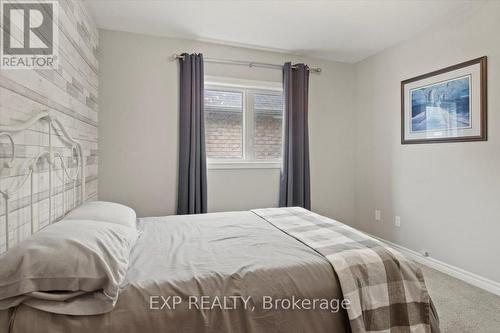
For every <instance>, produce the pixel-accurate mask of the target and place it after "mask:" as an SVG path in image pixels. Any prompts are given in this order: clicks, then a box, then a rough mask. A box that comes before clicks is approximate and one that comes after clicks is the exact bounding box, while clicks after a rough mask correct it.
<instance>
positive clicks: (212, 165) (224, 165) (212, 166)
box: [207, 161, 281, 170]
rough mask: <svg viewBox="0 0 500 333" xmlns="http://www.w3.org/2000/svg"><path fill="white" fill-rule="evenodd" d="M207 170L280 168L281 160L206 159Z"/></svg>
mask: <svg viewBox="0 0 500 333" xmlns="http://www.w3.org/2000/svg"><path fill="white" fill-rule="evenodd" d="M207 168H208V170H224V169H280V168H281V161H267V162H260V161H259V162H257V161H256V162H253V161H252V162H248V161H244V162H240V161H237V162H234V161H217V162H215V161H208V162H207Z"/></svg>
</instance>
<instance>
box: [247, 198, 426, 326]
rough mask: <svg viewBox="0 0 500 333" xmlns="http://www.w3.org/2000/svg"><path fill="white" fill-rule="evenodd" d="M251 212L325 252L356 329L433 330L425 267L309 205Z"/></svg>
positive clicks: (320, 251) (323, 253) (313, 247)
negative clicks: (423, 271)
mask: <svg viewBox="0 0 500 333" xmlns="http://www.w3.org/2000/svg"><path fill="white" fill-rule="evenodd" d="M253 212H254V213H255V214H257V215H259V216H260V217H262V218H263V219H264V220H266V221H268V222H269V223H271V224H272V225H274V226H275V227H277V228H278V229H280V230H282V231H283V232H285V233H287V234H289V235H290V236H292V237H294V238H296V239H297V240H299V241H301V242H302V243H304V244H306V245H307V246H309V247H311V248H312V249H314V250H316V251H317V252H319V253H320V254H322V255H323V256H324V257H325V258H326V259H328V261H329V262H330V263H331V265H332V266H333V269H334V270H335V272H336V273H337V276H338V279H339V282H340V287H341V289H342V293H343V294H344V298H345V299H348V300H349V301H350V307H349V309H347V314H348V316H349V321H350V325H351V330H352V332H353V333H365V332H377V333H382V332H384V333H385V332H387V333H390V332H391V333H394V332H405V333H406V332H408V333H413V332H430V331H431V328H430V298H429V295H428V293H427V289H426V287H425V282H424V278H423V275H422V272H421V270H420V269H419V268H418V267H416V265H415V264H414V263H413V262H411V261H410V260H408V259H406V258H405V257H404V256H403V255H402V254H400V253H399V252H397V251H396V250H394V249H392V248H390V247H389V246H387V245H385V244H383V243H382V242H380V241H378V240H376V239H373V238H372V237H369V236H367V235H365V234H363V233H362V232H360V231H357V230H356V229H353V228H351V227H349V226H346V225H345V224H342V223H340V222H337V221H335V220H332V219H329V218H327V217H324V216H321V215H318V214H315V213H312V212H310V211H308V210H306V209H303V208H299V207H293V208H268V209H256V210H253Z"/></svg>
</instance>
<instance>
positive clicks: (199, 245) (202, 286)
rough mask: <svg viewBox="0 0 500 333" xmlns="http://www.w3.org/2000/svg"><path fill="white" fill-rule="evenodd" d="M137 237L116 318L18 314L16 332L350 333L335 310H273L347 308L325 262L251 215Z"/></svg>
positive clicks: (164, 220)
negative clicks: (298, 303) (312, 304)
mask: <svg viewBox="0 0 500 333" xmlns="http://www.w3.org/2000/svg"><path fill="white" fill-rule="evenodd" d="M140 228H141V229H142V230H143V233H142V235H141V236H140V238H139V240H138V242H137V245H136V246H135V248H134V249H133V251H132V255H131V263H130V268H129V271H128V273H127V282H126V284H125V285H124V286H123V290H122V291H121V293H120V296H119V299H118V303H117V305H116V307H115V309H114V310H113V311H112V312H109V313H106V314H103V315H95V316H68V315H58V314H52V313H48V312H43V311H39V310H36V309H33V308H30V307H28V306H25V305H21V306H19V307H18V308H17V310H16V312H15V314H14V315H13V317H12V330H11V331H12V332H13V333H32V332H51V333H67V332H72V333H79V332H92V333H97V332H107V333H108V332H111V333H112V332H117V333H118V332H120V333H126V332H130V333H137V332H140V333H149V332H162V333H163V332H287V333H288V332H337V333H341V332H349V328H348V327H349V321H348V318H347V314H346V312H345V310H343V309H340V310H339V311H338V312H335V311H334V310H335V302H333V301H332V302H330V306H329V307H328V308H323V309H318V308H316V309H315V310H312V309H304V307H302V308H301V309H297V308H295V309H288V310H286V309H285V308H286V306H287V304H288V303H286V302H280V304H278V306H277V307H276V308H271V309H268V307H269V302H270V298H269V297H271V302H273V303H274V302H276V301H279V300H282V299H285V298H286V299H289V300H293V299H292V297H295V299H302V300H303V299H309V300H314V299H327V300H337V299H338V300H341V299H342V293H341V291H340V287H339V283H338V280H337V278H336V275H335V273H334V271H333V269H332V267H331V265H330V264H329V263H328V261H327V260H326V259H325V258H323V257H322V256H321V255H320V254H318V253H316V252H315V251H314V250H312V249H310V248H309V247H307V246H306V245H304V244H302V243H300V242H298V241H297V240H295V239H293V238H292V237H290V236H288V235H286V234H285V233H283V232H282V231H280V230H278V229H276V228H275V227H274V226H272V225H271V224H269V223H268V222H266V221H265V220H263V219H261V218H260V217H258V216H257V215H256V214H254V213H252V212H227V213H214V214H205V215H195V216H171V217H151V218H144V219H141V220H140ZM169 296H170V298H169ZM179 296H180V300H179V298H178V297H179ZM199 296H209V297H205V298H204V299H203V298H201V297H199ZM224 296H231V297H232V298H229V297H226V298H224ZM162 297H163V298H162ZM174 297H175V298H174ZM239 297H241V298H239ZM248 297H251V299H249V298H248ZM217 300H219V301H217ZM244 300H245V301H247V303H245V301H244ZM224 301H225V302H226V304H223V303H222V302H224ZM266 302H267V303H266ZM174 303H176V304H175V308H174ZM196 304H198V307H199V308H196ZM318 304H319V303H318ZM302 305H303V304H302ZM273 307H274V304H273ZM222 308H223V309H222ZM0 318H1V316H0Z"/></svg>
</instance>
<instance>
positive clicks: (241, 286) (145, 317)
mask: <svg viewBox="0 0 500 333" xmlns="http://www.w3.org/2000/svg"><path fill="white" fill-rule="evenodd" d="M39 119H44V118H39ZM17 129H18V130H20V128H17ZM4 130H5V129H4ZM0 132H1V131H0ZM49 149H51V148H49ZM49 156H51V155H50V154H49ZM80 161H81V162H82V163H83V159H80ZM77 170H80V172H79V174H76V175H74V181H75V184H76V182H77V180H78V179H80V184H81V185H80V188H79V190H83V186H84V181H83V179H84V177H83V173H82V170H84V165H81V166H80V167H79V168H77ZM78 177H80V178H78ZM75 188H76V186H75ZM81 193H84V192H81ZM4 197H5V196H4ZM80 198H81V200H80V202H79V203H78V204H77V203H76V202H75V204H74V206H71V207H68V206H67V208H68V209H67V211H68V212H69V213H68V214H64V216H62V217H61V218H60V220H61V221H59V222H57V223H53V224H52V225H49V226H48V227H47V229H50V228H52V230H56V229H57V228H59V229H61V230H62V229H64V228H66V229H64V230H65V231H64V232H65V233H72V232H73V233H75V229H78V228H79V227H80V228H82V229H81V232H76V233H75V234H73V235H72V236H71V237H80V234H82V235H83V234H86V233H87V234H88V237H89V238H88V240H89V241H91V242H94V241H95V240H94V238H93V237H94V235H93V233H94V230H97V231H95V233H96V234H99V232H100V231H99V230H100V229H99V228H101V227H100V226H104V227H103V228H105V230H104V229H103V230H104V231H103V233H102V234H103V235H104V236H103V238H102V239H99V242H101V241H102V242H104V243H102V244H105V245H106V244H110V243H106V242H115V240H113V239H110V238H109V237H108V236H109V235H113V236H116V235H123V239H125V241H124V242H122V243H123V244H126V246H124V247H123V248H124V249H128V250H123V251H122V252H120V254H119V255H117V256H118V257H119V258H118V260H117V262H116V265H118V266H120V267H121V269H122V270H123V272H119V270H118V273H117V274H115V275H113V277H116V280H117V281H118V282H116V283H117V284H119V288H118V289H117V292H116V295H115V296H116V297H113V298H112V299H113V301H112V302H108V301H109V299H111V297H108V298H107V299H106V301H107V303H103V304H104V306H103V307H102V308H99V306H100V305H99V306H97V307H96V308H97V309H100V310H99V311H95V312H97V313H93V312H88V310H89V309H90V310H91V311H94V309H96V308H94V307H93V306H91V307H88V306H87V307H86V309H87V312H85V311H82V312H81V313H79V312H78V311H81V309H82V308H83V306H82V303H83V302H88V301H91V302H96V301H100V299H99V297H101V296H102V295H101V294H99V295H98V296H96V293H95V292H94V293H92V292H93V289H92V288H94V289H99V290H98V291H99V292H101V289H100V288H101V287H92V288H91V287H82V286H83V283H82V284H81V285H80V284H77V285H75V284H74V283H72V284H71V287H70V288H66V287H63V288H61V289H62V290H50V288H48V287H44V288H38V289H37V288H36V287H35V288H34V289H33V288H32V289H30V290H29V291H30V293H27V292H23V293H21V292H18V293H17V294H16V293H15V292H12V293H11V294H10V295H9V296H12V295H14V296H15V297H11V298H7V297H6V299H7V303H6V302H5V300H3V302H4V303H3V310H1V311H0V329H2V332H4V331H5V332H11V333H28V332H51V333H58V332H61V333H62V332H75V333H79V332H117V333H118V332H144V333H147V332H351V330H352V331H353V332H361V331H365V332H369V331H374V329H373V327H375V326H377V325H378V327H382V326H384V325H385V326H387V325H388V324H389V322H390V325H389V326H388V329H386V330H379V331H380V332H382V331H384V332H385V331H386V332H389V331H390V332H410V331H411V332H433V333H437V332H439V323H438V318H437V314H436V311H435V309H434V307H433V306H432V302H431V301H430V299H426V302H427V303H426V304H427V305H428V307H427V308H425V309H424V311H422V312H421V313H420V315H422V316H425V318H424V321H425V323H424V324H422V325H420V323H419V325H417V326H414V327H413V328H411V329H410V328H408V327H406V326H408V323H406V325H404V324H401V326H400V327H399V326H398V325H397V322H398V320H399V321H401V322H403V320H402V319H403V317H405V315H404V314H400V313H399V312H398V311H397V309H396V307H393V309H396V310H394V311H392V312H391V313H390V315H391V316H392V318H390V320H389V319H388V320H387V323H380V322H378V323H377V320H376V317H375V316H373V318H371V317H370V318H367V316H368V317H369V315H368V313H369V311H366V312H365V311H364V310H365V309H363V314H362V316H361V319H362V320H363V321H364V323H365V324H366V325H375V326H373V327H372V329H369V328H368V326H367V327H364V328H360V327H358V326H356V325H357V324H356V323H355V321H353V320H352V319H353V318H350V315H351V313H352V312H349V311H352V310H351V309H349V307H348V306H345V304H343V303H342V301H343V300H344V299H345V296H346V295H344V293H343V292H342V287H344V290H346V289H345V288H346V287H345V286H346V284H345V283H341V282H344V281H346V278H345V272H346V271H349V272H350V271H354V269H353V268H352V267H351V268H350V269H347V270H343V269H342V267H341V266H342V262H338V261H336V260H337V259H338V257H335V255H336V254H337V253H340V252H342V251H340V250H338V246H339V245H341V244H345V243H342V242H340V238H339V242H337V243H335V242H334V243H332V239H331V238H328V237H326V238H323V239H321V238H314V237H318V235H319V236H322V237H324V235H325V232H326V231H328V230H326V229H324V230H316V229H315V230H312V229H311V226H312V227H314V228H316V227H317V226H319V227H322V228H329V229H332V228H335V230H336V232H338V233H341V234H342V235H341V238H343V239H344V238H345V237H351V238H352V239H357V241H358V242H357V243H356V248H354V249H349V251H347V252H353V251H354V252H355V253H356V258H358V257H359V253H361V252H363V251H365V250H366V249H369V248H371V249H372V250H373V248H374V246H376V247H377V248H378V247H382V244H379V243H378V241H375V240H373V239H370V238H369V237H368V236H365V235H362V233H360V232H357V231H355V230H353V229H352V228H349V227H347V226H344V225H342V224H341V223H339V222H336V221H333V220H330V219H327V218H325V217H322V216H320V215H317V214H314V213H311V212H308V211H305V210H303V209H300V208H290V209H282V210H279V209H269V210H254V211H242V212H223V213H210V214H200V215H190V216H165V217H148V218H140V219H138V220H137V223H135V213H134V214H132V213H131V212H130V211H129V210H130V209H129V210H126V208H120V207H119V206H110V207H111V208H108V206H107V205H116V204H112V203H95V204H92V203H84V200H83V195H81V197H80ZM6 201H7V199H6ZM99 205H101V206H102V207H106V209H104V211H105V213H102V211H103V210H100V212H101V213H96V212H97V211H99V209H100V208H99V207H97V209H96V206H99ZM88 206H92V207H93V208H91V209H90V212H91V213H90V215H86V211H85V210H84V209H85V208H88ZM6 207H8V204H6ZM49 207H52V205H50V206H49ZM102 207H101V208H102ZM122 209H123V212H124V213H123V214H121V213H120V212H121V211H122ZM82 212H85V213H82ZM127 214H128V215H127ZM7 215H8V212H7ZM108 215H110V216H111V217H108ZM129 215H133V217H131V216H129ZM279 216H281V220H280V218H278V217H279ZM283 216H285V217H284V218H283ZM113 220H114V221H113ZM125 220H127V222H126V223H125V224H128V225H127V226H123V225H122V224H124V222H123V221H125ZM96 221H97V222H96ZM99 221H103V222H99ZM280 221H282V222H285V223H284V224H280ZM108 222H109V223H108ZM113 222H116V223H113ZM294 223H296V224H297V225H296V226H295V227H294V228H288V229H287V227H286V226H290V225H293V224H294ZM32 224H33V219H32ZM89 226H92V228H90V227H89ZM94 226H95V227H96V229H93V227H94ZM116 228H118V229H116ZM304 228H305V229H307V230H306V232H302V233H299V232H298V231H300V230H302V231H304V230H305V229H304ZM35 229H36V228H34V227H33V226H32V230H33V231H34V233H35V235H34V236H32V240H27V241H25V242H27V244H28V245H27V247H28V248H37V249H38V248H40V246H39V245H40V244H39V243H36V241H37V235H38V233H37V230H35ZM59 229H58V230H59ZM129 229H130V230H129ZM132 229H134V230H135V229H137V232H135V231H134V232H133V233H134V235H133V236H130V235H131V234H132V231H131V230H132ZM110 230H111V233H110ZM116 230H118V232H117V231H116ZM344 231H345V232H348V233H344ZM120 232H122V234H120ZM6 234H7V235H9V232H8V230H7V231H6ZM39 234H41V235H42V236H43V234H45V235H47V234H50V232H48V231H44V230H42V231H40V232H39ZM54 234H55V235H56V236H57V237H59V234H57V233H55V232H52V234H51V235H52V236H51V237H54ZM64 235H66V234H64ZM302 235H305V236H307V235H309V237H313V238H312V240H311V241H307V240H306V239H305V238H301V236H302ZM311 235H312V236H311ZM349 235H351V236H349ZM353 235H354V236H353ZM42 236H40V237H42ZM305 236H304V237H305ZM40 237H39V238H40ZM71 237H68V239H70V240H74V238H71ZM82 237H84V236H82ZM96 237H97V236H96ZM365 237H366V238H365ZM42 238H43V237H42ZM358 238H359V239H358ZM53 240H54V239H53V238H52V241H53ZM56 240H57V239H56ZM314 240H316V242H315V241H314ZM86 241H87V240H86ZM325 241H328V242H329V243H328V244H326V243H325V244H326V245H328V246H324V245H325V244H323V243H321V242H325ZM29 242H32V243H31V245H29V244H30V243H29ZM33 242H34V243H33ZM73 243H74V242H73ZM73 243H71V244H69V245H67V246H72V245H74V244H73ZM122 243H120V244H122ZM351 243H352V242H351ZM33 244H35V245H33ZM46 244H47V243H44V244H43V245H44V246H42V248H47V247H50V246H47V245H46ZM51 244H55V247H56V251H57V250H58V248H57V246H58V245H57V244H58V243H57V242H56V243H54V242H52V243H51ZM102 244H101V243H99V248H98V250H96V251H97V252H98V251H102V253H101V254H100V256H101V257H102V256H106V255H109V253H108V252H112V251H113V246H114V245H115V243H112V246H102ZM318 244H319V245H318ZM321 244H323V247H321V246H320V245H321ZM349 244H350V243H349ZM370 244H371V245H370ZM78 245H81V244H78ZM22 246H23V242H20V244H16V245H14V246H13V248H12V249H10V250H9V251H7V252H6V253H4V254H3V255H2V256H0V262H3V263H5V262H7V261H6V260H7V259H5V258H6V257H7V256H9V253H14V254H15V253H17V255H18V256H21V257H22V256H23V255H24V254H23V251H26V250H24V249H23V251H21V250H20V248H21V247H22ZM64 246H66V245H64ZM127 246H128V247H127ZM342 246H343V245H342ZM81 248H82V246H78V249H77V250H74V251H77V252H78V251H80V250H81ZM89 248H92V247H89ZM117 248H118V250H117V251H120V250H121V247H117ZM325 248H326V249H329V251H333V252H330V254H328V253H324V252H322V251H321V249H325ZM318 249H319V250H318ZM333 249H335V250H333ZM59 250H60V249H59ZM87 250H88V249H87V248H85V249H84V250H82V251H87ZM344 250H345V249H344ZM96 251H93V252H92V253H95V252H96ZM360 251H361V252H360ZM384 251H386V252H387V251H389V252H390V251H393V250H387V248H385V247H384ZM63 252H65V251H63ZM372 252H373V251H372ZM82 253H83V255H82V257H85V256H87V253H86V252H82ZM344 253H345V252H344ZM391 253H392V252H391ZM34 255H40V253H35V254H34ZM58 255H61V256H64V253H62V254H59V253H58ZM120 255H121V256H122V257H120ZM11 256H12V255H11ZM394 258H397V259H394V260H393V259H391V262H392V261H394V262H395V263H396V266H397V267H401V269H400V270H398V271H397V272H396V275H398V276H399V275H401V276H403V275H405V274H409V275H412V274H413V272H417V273H418V269H416V268H414V267H413V266H411V263H410V262H408V263H406V260H405V259H404V258H402V257H399V255H398V254H397V253H394ZM121 259H123V260H121ZM2 260H4V261H2ZM23 260H24V262H25V261H26V258H21V259H20V261H19V262H23ZM31 260H32V261H33V259H31ZM40 260H41V261H43V260H45V261H47V262H49V263H50V264H52V263H51V262H50V258H49V259H47V256H45V257H41V259H40ZM75 260H79V259H76V258H75ZM82 260H83V259H82ZM356 260H357V259H356ZM85 263H86V261H82V265H83V264H85ZM332 263H333V264H332ZM92 264H93V265H95V263H94V262H93V263H92ZM108 264H109V263H108V262H105V263H104V266H105V267H107V268H109V267H108V266H113V265H108ZM407 265H409V266H407ZM367 266H369V265H367ZM396 266H394V267H396ZM19 267H21V265H20V266H19ZM23 267H24V266H22V267H21V269H23ZM124 267H125V268H126V269H124ZM356 267H357V268H356V269H358V266H356ZM344 268H345V267H344ZM376 269H377V268H376V267H375V266H374V267H373V268H369V267H368V268H362V269H361V271H360V272H361V274H362V275H363V274H364V275H367V276H368V275H370V273H373V272H374V271H375V270H376ZM337 272H339V274H337ZM1 273H2V269H1V268H0V278H2V275H1ZM9 274H11V275H12V276H14V275H15V274H18V272H14V271H13V270H11V272H10V273H9ZM107 274H108V276H109V275H110V273H109V272H108V273H107ZM387 274H388V273H387ZM11 275H9V277H8V278H7V279H6V280H9V281H12V279H11V278H10V276H11ZM375 275H376V274H375ZM375 275H374V276H375ZM16 276H17V275H16ZM350 276H351V275H350ZM384 276H385V275H384ZM387 276H389V275H387ZM412 276H413V275H412ZM372 278H373V277H371V278H370V279H372ZM357 279H358V280H357V281H358V282H357V283H361V284H363V283H365V284H366V283H367V282H366V281H368V280H366V281H365V282H363V281H361V280H362V278H359V276H358V277H357ZM384 279H385V278H384ZM389 280H390V279H389V278H387V283H385V282H386V281H385V280H384V281H383V282H384V288H386V287H385V285H392V284H393V283H395V282H394V280H391V281H389ZM404 280H405V281H404V282H405V284H404V287H405V288H410V289H411V286H410V285H409V284H408V281H409V280H408V279H404ZM417 282H418V283H417V284H418V286H419V288H420V287H422V284H423V280H422V281H417ZM1 283H2V281H1V280H0V284H1ZM107 283H109V281H107ZM5 285H7V284H5ZM378 285H379V284H377V286H378ZM402 285H403V284H402ZM31 287H32V286H30V288H31ZM362 287H363V288H365V289H369V287H370V286H368V285H363V286H362ZM89 288H90V289H89ZM106 288H107V287H103V288H102V290H104V291H105V292H104V294H105V295H106V296H109V295H107V294H110V292H109V291H108V289H106ZM363 288H361V289H363ZM11 289H12V290H14V289H13V288H11ZM70 289H71V290H70ZM16 290H17V289H16ZM363 290H364V289H363ZM373 290H375V289H373ZM388 290H389V291H391V290H392V291H394V290H395V289H391V288H390V287H389V288H388ZM419 290H420V289H419ZM32 291H35V293H33V292H32ZM64 291H67V292H71V293H72V294H71V296H64V297H65V298H60V299H58V298H57V297H60V295H61V294H60V293H61V292H64ZM423 291H424V293H423V294H422V295H426V290H425V285H423ZM44 292H45V295H44V296H43V297H40V296H39V294H43V293H44ZM47 292H48V293H49V294H47ZM106 292H107V294H106ZM37 293H38V294H37ZM111 293H112V292H111ZM388 293H389V294H390V292H388ZM401 293H402V294H404V291H402V292H401ZM20 294H22V295H20ZM47 295H49V296H47ZM89 295H90V296H89ZM367 296H368V298H369V297H372V298H373V299H372V300H369V301H371V302H373V301H375V302H379V301H380V300H379V299H378V298H377V297H376V296H377V295H376V291H369V292H368V293H366V294H363V297H364V298H366V297H367ZM396 296H399V295H396ZM82 297H84V298H83V299H82ZM0 299H1V291H0ZM12 299H14V301H12ZM9 300H10V303H9ZM73 300H78V302H76V305H75V304H72V301H73ZM304 300H305V301H304ZM304 302H305V303H304ZM365 302H366V300H362V303H361V306H364V304H366V303H365ZM73 303H75V302H73ZM6 304H7V305H6ZM93 304H97V303H93ZM99 304H100V303H99ZM397 305H398V304H397ZM0 309H2V300H0ZM75 309H76V310H75ZM348 309H349V310H348ZM387 309H389V311H390V309H391V308H390V307H387ZM405 309H409V307H406V305H405ZM408 312H409V311H407V313H406V318H407V320H408V317H409V318H410V321H411V320H415V318H412V315H411V313H410V315H408ZM395 323H396V324H395ZM391 327H392V328H391Z"/></svg>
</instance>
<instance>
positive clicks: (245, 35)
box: [86, 0, 484, 62]
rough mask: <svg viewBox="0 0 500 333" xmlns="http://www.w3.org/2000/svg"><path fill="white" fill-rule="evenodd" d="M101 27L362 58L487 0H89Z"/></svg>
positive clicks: (451, 19)
mask: <svg viewBox="0 0 500 333" xmlns="http://www.w3.org/2000/svg"><path fill="white" fill-rule="evenodd" d="M86 3H87V6H88V8H89V9H90V11H91V13H92V16H93V17H94V20H95V21H96V22H97V25H98V26H99V28H104V29H109V30H118V31H128V32H136V33H143V34H148V35H155V36H166V37H178V38H186V39H195V40H201V41H209V42H216V43H221V44H227V45H237V46H244V47H251V48H258V49H266V50H272V51H278V52H287V53H292V54H297V55H305V56H311V57H315V58H323V59H328V60H336V61H343V62H357V61H359V60H362V59H364V58H366V57H368V56H370V55H372V54H375V53H377V52H379V51H381V50H383V49H385V48H387V47H389V46H391V45H394V44H397V43H399V42H401V41H403V40H406V39H408V38H410V37H412V36H414V35H417V34H419V33H421V32H423V31H425V30H428V29H431V28H434V27H437V26H440V25H447V24H450V23H452V22H454V21H457V20H463V19H465V18H466V17H467V16H469V15H471V14H472V13H474V12H475V11H476V10H477V9H478V8H479V7H480V6H481V5H482V4H483V3H484V2H483V1H475V0H472V1H459V0H450V1H447V0H438V1H436V0H435V1H425V0H424V1H398V0H394V1H381V0H373V1H369V0H366V1H146V0H137V1H107V0H99V1H97V0H87V1H86Z"/></svg>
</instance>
